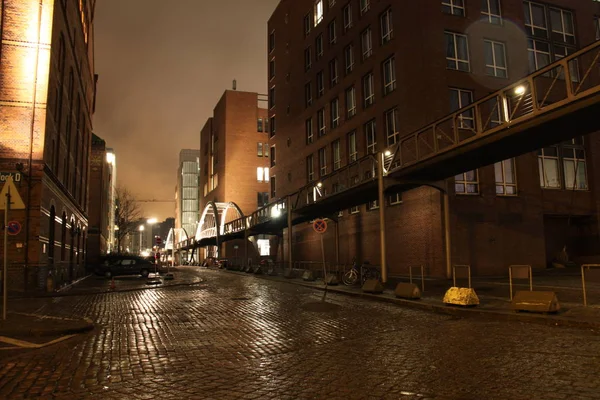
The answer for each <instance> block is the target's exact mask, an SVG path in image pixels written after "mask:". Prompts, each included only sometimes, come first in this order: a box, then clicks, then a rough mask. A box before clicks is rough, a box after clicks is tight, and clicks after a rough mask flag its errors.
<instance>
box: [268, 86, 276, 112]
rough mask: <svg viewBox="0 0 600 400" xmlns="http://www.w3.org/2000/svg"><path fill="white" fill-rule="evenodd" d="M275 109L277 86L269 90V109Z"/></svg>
mask: <svg viewBox="0 0 600 400" xmlns="http://www.w3.org/2000/svg"><path fill="white" fill-rule="evenodd" d="M273 107H275V86H273V87H272V88H271V89H269V109H271V108H273Z"/></svg>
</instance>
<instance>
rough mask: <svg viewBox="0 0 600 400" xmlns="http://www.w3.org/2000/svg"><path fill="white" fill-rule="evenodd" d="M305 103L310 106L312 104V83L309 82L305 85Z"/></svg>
mask: <svg viewBox="0 0 600 400" xmlns="http://www.w3.org/2000/svg"><path fill="white" fill-rule="evenodd" d="M304 105H305V106H306V107H309V106H311V105H312V84H311V82H308V83H306V84H305V85H304Z"/></svg>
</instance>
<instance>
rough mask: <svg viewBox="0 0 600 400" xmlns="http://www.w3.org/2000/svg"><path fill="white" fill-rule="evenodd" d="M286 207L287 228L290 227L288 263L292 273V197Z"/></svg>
mask: <svg viewBox="0 0 600 400" xmlns="http://www.w3.org/2000/svg"><path fill="white" fill-rule="evenodd" d="M286 207H287V226H288V237H287V242H288V243H287V245H288V251H287V263H288V268H289V269H290V271H291V270H292V265H293V261H292V200H291V197H290V196H288V198H287V204H286Z"/></svg>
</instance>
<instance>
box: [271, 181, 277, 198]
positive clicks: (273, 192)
mask: <svg viewBox="0 0 600 400" xmlns="http://www.w3.org/2000/svg"><path fill="white" fill-rule="evenodd" d="M276 187H277V185H276V184H275V176H272V177H271V198H272V199H274V198H276V197H277V196H276V194H277V193H276V192H275V188H276Z"/></svg>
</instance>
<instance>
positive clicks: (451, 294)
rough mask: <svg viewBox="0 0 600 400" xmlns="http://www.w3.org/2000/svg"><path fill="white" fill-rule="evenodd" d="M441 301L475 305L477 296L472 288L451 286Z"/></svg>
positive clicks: (477, 299) (456, 304)
mask: <svg viewBox="0 0 600 400" xmlns="http://www.w3.org/2000/svg"><path fill="white" fill-rule="evenodd" d="M443 302H444V304H450V305H455V306H476V305H478V304H479V297H477V294H476V293H475V290H474V289H472V288H459V287H451V288H450V289H448V291H447V292H446V294H445V295H444V300H443Z"/></svg>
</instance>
